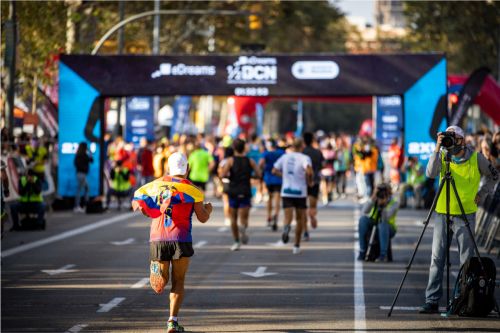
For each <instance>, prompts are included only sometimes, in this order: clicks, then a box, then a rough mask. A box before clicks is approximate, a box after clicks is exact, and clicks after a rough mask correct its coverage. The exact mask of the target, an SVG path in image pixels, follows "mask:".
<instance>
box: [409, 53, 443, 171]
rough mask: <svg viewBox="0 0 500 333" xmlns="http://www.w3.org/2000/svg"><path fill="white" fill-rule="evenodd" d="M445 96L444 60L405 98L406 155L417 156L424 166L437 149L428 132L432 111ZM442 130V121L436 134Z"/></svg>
mask: <svg viewBox="0 0 500 333" xmlns="http://www.w3.org/2000/svg"><path fill="white" fill-rule="evenodd" d="M444 94H446V60H445V59H443V60H441V61H440V62H439V63H438V64H436V65H435V66H434V67H433V68H432V69H430V70H429V71H428V72H427V73H425V74H424V75H423V76H422V77H421V78H420V79H419V80H418V81H417V82H415V84H414V85H413V86H412V87H411V88H410V89H408V91H406V92H405V94H404V102H403V104H404V110H405V113H404V114H405V119H404V124H405V135H404V137H405V153H406V154H407V155H409V156H417V157H418V158H419V159H420V161H422V162H424V163H427V161H428V160H429V156H430V155H431V154H432V152H433V151H434V147H436V141H435V140H434V139H433V138H432V137H431V135H430V133H429V129H430V128H431V124H432V118H433V113H434V109H435V107H436V105H437V103H438V102H439V99H440V97H441V96H442V95H444ZM445 128H446V120H445V119H443V120H442V122H441V124H440V125H439V126H438V131H442V130H444V129H445Z"/></svg>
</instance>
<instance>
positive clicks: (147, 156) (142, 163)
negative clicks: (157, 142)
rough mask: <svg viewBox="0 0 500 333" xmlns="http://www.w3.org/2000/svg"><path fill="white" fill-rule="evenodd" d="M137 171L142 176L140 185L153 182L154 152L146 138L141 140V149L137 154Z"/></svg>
mask: <svg viewBox="0 0 500 333" xmlns="http://www.w3.org/2000/svg"><path fill="white" fill-rule="evenodd" d="M137 169H138V171H139V176H140V182H139V185H144V184H146V183H149V182H151V181H153V179H154V168H153V151H152V150H151V148H150V143H149V142H148V139H146V138H141V140H140V148H139V151H138V152H137Z"/></svg>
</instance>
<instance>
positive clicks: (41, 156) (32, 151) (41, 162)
mask: <svg viewBox="0 0 500 333" xmlns="http://www.w3.org/2000/svg"><path fill="white" fill-rule="evenodd" d="M26 154H27V155H28V158H30V159H31V158H32V159H34V161H35V165H34V166H33V171H35V172H36V173H44V172H45V157H46V156H47V154H48V152H47V149H46V148H45V147H43V146H40V147H38V148H34V147H32V146H31V145H27V146H26Z"/></svg>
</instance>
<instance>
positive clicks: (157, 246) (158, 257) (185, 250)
mask: <svg viewBox="0 0 500 333" xmlns="http://www.w3.org/2000/svg"><path fill="white" fill-rule="evenodd" d="M193 254H194V250H193V243H191V242H175V241H159V242H151V243H149V260H151V261H171V260H177V259H180V258H183V257H192V256H193Z"/></svg>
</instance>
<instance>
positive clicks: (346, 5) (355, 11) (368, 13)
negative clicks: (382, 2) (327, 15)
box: [333, 0, 375, 24]
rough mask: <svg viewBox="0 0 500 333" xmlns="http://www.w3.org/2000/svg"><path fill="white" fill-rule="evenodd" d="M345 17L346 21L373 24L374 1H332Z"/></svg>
mask: <svg viewBox="0 0 500 333" xmlns="http://www.w3.org/2000/svg"><path fill="white" fill-rule="evenodd" d="M333 2H334V3H335V4H336V5H337V7H339V8H340V9H341V10H342V11H343V12H344V13H345V14H346V16H347V18H348V19H350V20H353V21H359V18H362V19H364V20H365V22H366V23H371V24H373V23H374V17H373V14H374V12H375V0H335V1H333Z"/></svg>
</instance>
